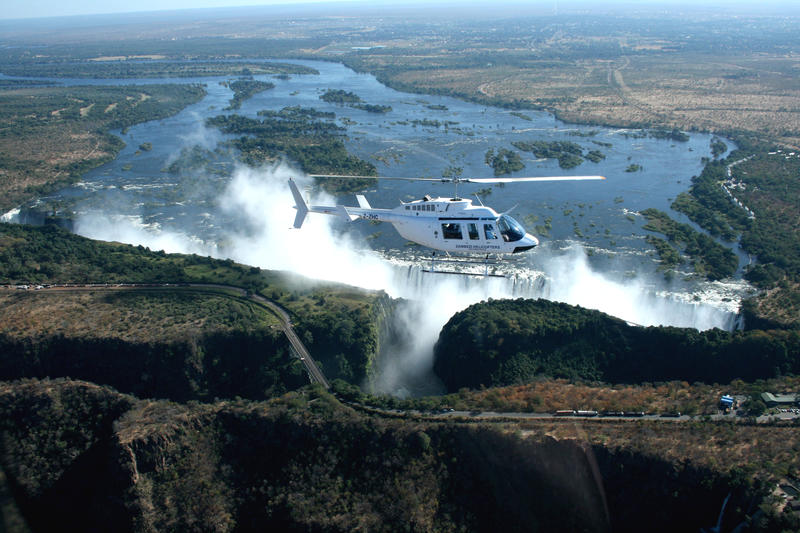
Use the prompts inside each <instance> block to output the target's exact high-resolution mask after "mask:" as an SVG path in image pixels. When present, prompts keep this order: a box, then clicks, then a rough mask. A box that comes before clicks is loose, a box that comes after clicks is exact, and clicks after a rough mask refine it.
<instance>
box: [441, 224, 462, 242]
mask: <svg viewBox="0 0 800 533" xmlns="http://www.w3.org/2000/svg"><path fill="white" fill-rule="evenodd" d="M442 237H444V238H445V239H462V238H463V237H462V236H461V224H442Z"/></svg>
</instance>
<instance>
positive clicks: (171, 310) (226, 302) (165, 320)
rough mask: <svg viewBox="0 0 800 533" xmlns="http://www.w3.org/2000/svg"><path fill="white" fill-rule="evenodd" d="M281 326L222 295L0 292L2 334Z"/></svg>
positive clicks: (148, 337) (158, 334) (169, 332)
mask: <svg viewBox="0 0 800 533" xmlns="http://www.w3.org/2000/svg"><path fill="white" fill-rule="evenodd" d="M277 326H278V322H277V319H276V318H275V317H274V316H273V315H272V314H270V313H269V312H267V311H265V310H262V309H261V308H260V307H258V306H255V305H253V304H250V303H242V302H239V301H238V300H235V299H230V298H227V297H225V296H222V295H210V294H196V293H191V292H180V291H146V292H143V291H132V290H119V291H105V290H98V291H96V292H95V291H91V292H89V291H83V292H61V291H59V292H48V291H24V292H23V291H11V290H0V333H5V334H6V335H10V336H13V337H17V338H24V337H39V336H52V335H64V336H67V337H99V338H119V339H122V340H126V341H130V342H159V341H161V342H164V341H166V342H169V341H175V340H182V339H186V338H190V337H193V336H199V335H202V334H205V333H211V332H219V331H231V330H233V329H241V328H266V327H277Z"/></svg>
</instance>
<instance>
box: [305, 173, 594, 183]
mask: <svg viewBox="0 0 800 533" xmlns="http://www.w3.org/2000/svg"><path fill="white" fill-rule="evenodd" d="M308 176H309V177H310V178H350V179H362V180H363V179H373V180H403V181H429V182H438V183H514V182H518V181H519V182H525V181H584V180H604V179H606V178H605V177H604V176H542V177H519V178H408V177H400V176H345V175H342V174H308Z"/></svg>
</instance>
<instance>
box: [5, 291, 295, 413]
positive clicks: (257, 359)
mask: <svg viewBox="0 0 800 533" xmlns="http://www.w3.org/2000/svg"><path fill="white" fill-rule="evenodd" d="M131 291H132V290H131V289H129V290H116V291H99V290H98V291H97V292H95V293H94V294H92V295H89V296H85V297H82V298H81V297H80V296H78V297H76V296H74V295H68V296H64V295H60V294H53V293H49V294H40V293H33V294H13V295H12V296H11V297H7V298H3V301H4V303H5V304H6V307H4V310H3V313H2V318H3V320H4V321H10V322H12V323H13V324H12V325H11V326H10V328H9V329H6V332H4V333H0V350H2V353H3V359H2V362H0V378H1V379H3V380H13V379H19V378H23V377H38V378H44V377H47V376H53V377H55V376H71V377H74V378H77V379H84V380H88V381H92V382H95V383H104V384H108V385H110V386H112V387H114V388H115V389H117V390H119V391H122V392H125V393H130V394H135V395H136V396H138V397H140V398H170V399H173V400H176V401H188V400H210V399H213V398H233V397H236V396H240V397H244V398H251V399H254V400H262V399H265V398H269V397H272V396H275V395H279V394H283V393H284V392H286V391H287V390H293V389H296V388H298V387H300V386H302V385H303V384H305V383H308V378H307V376H306V373H305V369H304V368H303V365H302V363H301V362H300V361H299V360H298V359H296V358H293V357H291V355H290V351H289V345H288V342H287V340H286V338H285V337H284V335H283V333H282V331H281V329H280V328H279V327H278V321H277V319H276V318H275V317H274V316H272V314H271V313H270V312H269V311H267V310H265V309H263V308H261V307H259V306H256V305H255V304H252V303H249V302H246V301H240V300H239V299H237V298H232V297H226V296H224V295H216V294H213V293H211V294H203V293H198V292H195V291H192V290H189V289H183V290H169V291H163V290H162V291H157V290H153V291H143V292H139V291H136V292H131ZM81 296H82V295H81ZM43 308H45V309H47V310H49V311H50V312H52V314H50V315H49V317H47V316H42V315H43V313H44V310H43ZM15 312H16V313H19V314H14V313H15ZM79 312H80V313H79ZM20 314H21V316H22V318H24V319H25V321H24V322H21V321H20V320H19V317H20ZM79 314H83V315H84V316H79ZM86 315H88V316H89V317H91V318H88V319H87V318H86ZM53 316H58V321H57V324H48V323H47V320H48V318H49V319H50V320H52V317H53ZM92 325H94V326H95V327H93V328H91V329H89V327H90V326H92ZM160 327H163V328H164V329H163V330H160ZM11 328H14V329H11Z"/></svg>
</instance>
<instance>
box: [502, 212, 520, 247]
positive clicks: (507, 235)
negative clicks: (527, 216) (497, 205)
mask: <svg viewBox="0 0 800 533" xmlns="http://www.w3.org/2000/svg"><path fill="white" fill-rule="evenodd" d="M497 228H498V229H499V230H500V234H501V235H502V236H503V240H504V241H506V242H514V241H518V240H520V239H521V238H523V237H524V236H525V229H524V228H523V227H522V226H521V225H520V223H519V222H517V221H516V220H514V219H513V218H511V217H510V216H508V215H500V218H498V219H497Z"/></svg>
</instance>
